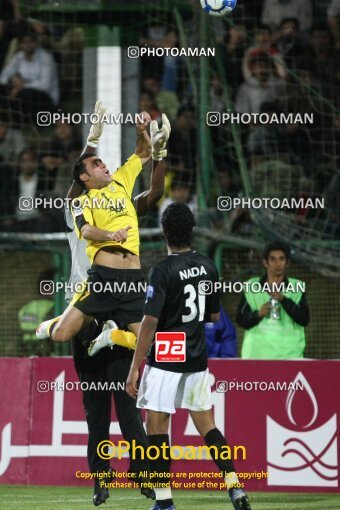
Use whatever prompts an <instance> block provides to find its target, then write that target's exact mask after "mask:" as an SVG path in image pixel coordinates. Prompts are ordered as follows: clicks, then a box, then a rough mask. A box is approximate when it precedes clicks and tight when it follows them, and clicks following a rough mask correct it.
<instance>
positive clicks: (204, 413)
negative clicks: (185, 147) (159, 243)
mask: <svg viewBox="0 0 340 510" xmlns="http://www.w3.org/2000/svg"><path fill="white" fill-rule="evenodd" d="M161 224H162V228H163V235H164V237H165V239H166V242H167V245H168V257H167V258H166V259H165V260H162V261H161V262H159V263H158V264H157V265H156V266H154V267H153V268H152V269H151V270H150V274H149V279H148V289H147V298H146V304H145V309H144V317H143V320H142V323H141V327H140V331H139V334H138V340H137V347H136V352H135V354H134V357H133V360H132V364H131V369H130V373H129V377H128V379H127V383H126V391H127V392H128V394H129V395H130V396H132V397H134V398H137V396H138V400H137V407H140V408H143V409H147V433H148V438H149V443H150V445H153V446H156V447H157V448H158V449H159V451H160V452H161V455H160V457H159V458H157V459H156V460H154V461H151V460H150V468H151V471H153V472H154V473H156V474H157V475H158V478H157V477H153V481H154V482H156V485H155V487H154V489H155V493H156V503H155V506H154V507H153V509H152V510H161V509H162V510H163V509H166V510H174V508H175V507H174V503H173V500H172V494H171V486H170V483H168V484H164V480H165V479H166V478H165V476H164V474H165V473H169V472H170V463H171V459H170V458H169V457H170V456H169V454H168V453H167V452H169V447H170V443H169V435H168V431H169V418H170V414H173V413H175V412H176V408H185V409H188V410H189V413H190V416H191V418H192V420H193V422H194V424H195V426H196V428H197V430H198V432H199V433H200V435H201V436H202V437H203V438H204V441H205V443H206V445H207V446H208V447H214V448H212V449H211V450H210V451H215V452H217V453H215V456H214V458H213V460H214V461H215V463H216V465H217V466H218V468H219V469H220V470H221V471H222V472H223V474H224V477H225V481H226V486H227V489H228V492H229V495H230V498H231V501H232V504H233V507H234V509H236V510H251V509H250V504H249V500H248V497H247V495H246V493H245V492H244V491H243V490H242V489H240V488H238V487H240V484H239V482H238V478H237V475H236V473H235V468H234V464H233V462H232V460H225V459H224V456H223V455H222V452H223V451H224V450H225V448H226V447H227V442H226V440H225V438H224V437H223V435H222V433H221V432H220V431H219V430H218V429H217V428H216V425H215V422H214V419H213V415H212V412H211V399H210V395H211V390H210V384H209V370H208V368H207V367H208V361H207V351H206V340H205V335H204V321H207V322H208V321H209V322H215V321H217V320H218V318H219V310H220V303H219V296H218V295H217V293H216V292H214V291H213V292H212V293H211V294H209V295H204V292H203V290H204V289H203V288H202V283H203V281H204V280H206V281H208V282H212V283H211V285H212V289H214V282H216V281H218V271H217V269H216V267H215V265H214V264H213V262H212V261H211V260H210V259H208V258H207V257H205V256H203V255H201V254H199V253H197V252H196V251H193V250H192V249H191V241H192V230H193V227H194V217H193V214H192V212H191V211H190V209H189V207H188V206H186V205H185V204H180V203H174V204H171V205H169V206H168V207H167V208H166V210H165V211H164V213H163V216H162V219H161ZM156 332H184V333H185V337H186V344H185V355H186V357H185V361H183V362H171V361H169V362H167V361H162V362H157V361H156V353H157V352H160V351H158V346H156V342H153V341H154V337H155V333H156ZM150 346H151V350H150ZM149 350H150V353H149V355H148V358H147V365H146V367H145V369H144V372H143V376H142V379H141V382H140V388H139V391H138V388H137V382H138V370H139V368H140V366H141V364H142V362H143V359H144V357H145V356H146V354H147V353H148V352H149ZM164 350H165V349H163V352H164ZM164 446H166V448H164ZM164 450H165V453H164ZM162 482H163V486H162V487H161V488H158V487H157V485H161V483H162Z"/></svg>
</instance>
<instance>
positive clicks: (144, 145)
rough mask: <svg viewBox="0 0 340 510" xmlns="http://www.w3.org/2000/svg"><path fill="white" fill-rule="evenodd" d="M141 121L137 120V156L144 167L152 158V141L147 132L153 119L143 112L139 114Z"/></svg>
mask: <svg viewBox="0 0 340 510" xmlns="http://www.w3.org/2000/svg"><path fill="white" fill-rule="evenodd" d="M138 116H139V120H137V124H136V130H137V143H136V148H135V154H137V156H138V157H139V158H140V160H141V162H142V165H145V163H147V162H148V161H149V159H150V158H151V140H150V137H149V135H148V132H147V127H148V125H149V124H150V122H151V117H150V115H149V114H148V113H147V112H141V113H139V114H138Z"/></svg>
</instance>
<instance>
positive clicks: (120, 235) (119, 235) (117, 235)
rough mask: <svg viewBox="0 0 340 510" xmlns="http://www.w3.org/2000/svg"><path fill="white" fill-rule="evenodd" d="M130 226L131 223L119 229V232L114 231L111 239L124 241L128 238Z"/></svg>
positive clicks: (119, 241)
mask: <svg viewBox="0 0 340 510" xmlns="http://www.w3.org/2000/svg"><path fill="white" fill-rule="evenodd" d="M130 228H132V227H131V225H128V226H127V227H124V228H121V229H120V230H117V232H112V234H111V240H112V241H116V242H117V243H124V242H125V241H126V240H127V237H128V235H129V230H130Z"/></svg>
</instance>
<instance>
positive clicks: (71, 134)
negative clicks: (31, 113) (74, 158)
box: [50, 110, 147, 159]
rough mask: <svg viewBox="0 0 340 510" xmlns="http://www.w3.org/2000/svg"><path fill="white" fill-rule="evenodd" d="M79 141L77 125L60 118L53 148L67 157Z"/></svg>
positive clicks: (52, 144) (54, 133)
mask: <svg viewBox="0 0 340 510" xmlns="http://www.w3.org/2000/svg"><path fill="white" fill-rule="evenodd" d="M142 111H147V110H142ZM79 143H81V137H80V135H79V133H78V131H77V129H76V128H75V126H73V125H72V124H69V123H67V122H62V121H61V120H59V121H58V122H57V123H56V125H55V128H54V132H53V135H52V139H51V144H50V147H51V150H52V151H54V152H58V153H59V154H60V155H61V156H63V157H64V158H65V159H66V157H67V154H68V152H69V150H70V147H71V146H74V144H77V145H78V144H79Z"/></svg>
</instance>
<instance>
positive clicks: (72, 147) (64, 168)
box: [53, 140, 83, 197]
mask: <svg viewBox="0 0 340 510" xmlns="http://www.w3.org/2000/svg"><path fill="white" fill-rule="evenodd" d="M82 150H83V146H82V142H81V140H75V141H73V142H71V143H70V144H69V145H68V150H67V153H66V161H64V162H63V163H62V164H61V165H60V166H59V169H58V173H57V175H56V179H55V183H54V188H53V194H54V195H55V196H56V197H65V196H66V195H67V191H68V189H69V187H70V185H71V183H72V170H73V166H74V162H75V160H76V159H77V158H78V157H79V154H80V153H81V152H82Z"/></svg>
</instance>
